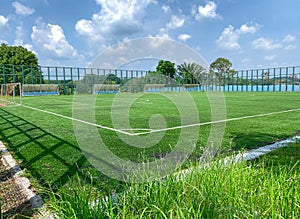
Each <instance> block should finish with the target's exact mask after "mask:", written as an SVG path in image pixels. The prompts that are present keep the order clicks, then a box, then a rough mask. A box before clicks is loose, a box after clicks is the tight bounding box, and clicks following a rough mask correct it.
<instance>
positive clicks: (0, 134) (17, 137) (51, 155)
mask: <svg viewBox="0 0 300 219" xmlns="http://www.w3.org/2000/svg"><path fill="white" fill-rule="evenodd" d="M122 95H124V97H130V99H135V101H134V102H133V103H132V105H131V106H130V111H129V121H130V125H131V127H132V128H136V129H142V128H143V129H149V128H150V126H149V119H150V117H151V116H152V115H157V114H160V115H162V116H163V117H164V119H165V123H166V125H167V127H169V128H171V127H176V126H180V125H182V124H181V120H180V119H181V116H182V115H180V113H179V111H178V109H177V108H176V104H174V103H173V102H172V101H171V100H170V99H168V98H166V97H165V96H163V95H161V94H158V93H149V94H144V95H137V94H122ZM169 95H171V96H172V95H173V96H174V97H176V98H178V96H180V95H181V94H180V93H170V94H169ZM191 96H192V98H193V101H194V103H195V104H196V107H197V113H198V114H199V117H200V123H205V122H209V121H211V113H210V112H211V109H210V106H209V101H208V98H207V96H206V94H205V93H204V92H200V93H191ZM224 96H225V101H226V111H227V112H226V118H227V119H231V118H240V117H245V116H251V115H258V114H263V113H271V112H280V111H284V110H290V109H299V108H300V93H224ZM82 97H83V99H85V98H89V97H88V96H86V97H85V96H82ZM114 97H115V95H99V96H97V100H96V102H95V105H94V106H92V108H93V111H94V112H95V123H97V124H98V125H103V126H106V127H111V128H114V126H113V125H112V123H113V120H112V118H111V117H112V114H111V111H112V104H113V100H114ZM179 99H180V97H179ZM72 102H73V96H45V97H26V98H23V104H24V106H22V107H1V108H0V123H1V128H0V139H1V140H2V141H3V142H5V144H6V145H7V146H8V148H9V150H10V151H12V152H13V154H14V156H15V157H16V158H17V159H18V160H19V161H20V165H21V167H22V168H24V169H25V170H26V172H27V173H28V175H29V176H31V177H32V179H35V180H36V181H37V182H39V183H41V184H47V185H50V186H51V185H53V186H54V185H64V184H66V183H68V182H69V181H70V180H71V179H72V178H73V177H74V176H76V175H79V177H81V178H82V179H87V178H89V176H88V175H89V174H92V175H93V176H94V179H95V181H97V183H98V184H99V185H103V186H106V184H107V183H108V182H109V185H110V186H112V187H114V188H115V187H116V185H119V182H118V181H116V180H115V181H114V180H111V179H109V177H106V176H104V175H102V174H100V173H98V171H97V170H95V169H94V168H93V167H92V166H91V164H90V163H89V162H88V160H87V159H86V157H85V156H84V155H83V154H82V152H81V150H80V148H79V146H78V143H77V141H76V137H75V135H74V130H73V124H72V121H71V120H70V119H68V118H62V117H60V116H58V115H53V114H49V113H46V112H41V111H37V110H33V109H31V108H27V107H26V106H30V107H34V108H36V109H40V110H46V111H47V112H53V113H56V114H59V115H63V116H67V117H72V107H73V104H72ZM84 104H85V103H84V102H83V103H82V108H81V109H80V110H81V111H80V112H82V114H83V117H82V118H85V117H84V112H85V109H86V108H90V107H91V106H87V105H84ZM126 104H127V102H126V100H125V101H124V102H119V104H117V106H116V107H115V108H114V113H115V115H117V119H118V117H119V118H120V119H121V118H122V116H126V115H124V114H122V113H123V112H124V108H125V106H126ZM79 105H80V104H79ZM77 107H81V106H77ZM188 107H189V106H187V108H186V110H187V113H186V115H185V116H186V117H187V120H186V121H188V122H190V123H191V124H193V123H194V121H193V120H192V119H190V120H189V118H188V115H189V110H190V109H189V108H188ZM87 112H88V111H87ZM299 121H300V110H298V111H293V112H287V113H281V114H274V115H268V116H264V117H256V118H247V119H241V120H235V121H228V122H226V129H225V133H224V136H223V139H222V140H223V141H222V147H221V148H220V149H219V150H218V154H219V155H220V156H223V155H227V154H229V153H232V152H233V151H239V150H244V149H252V148H257V147H259V146H262V145H265V144H267V143H271V142H274V141H277V140H279V139H285V138H288V137H291V136H293V135H295V134H296V133H297V132H299V130H300V123H299ZM185 125H188V124H185ZM210 129H211V125H209V124H208V125H202V126H201V127H200V131H199V137H198V140H197V142H196V149H195V150H194V152H193V153H192V155H191V156H190V160H191V161H196V160H197V159H198V158H199V157H200V156H201V154H202V148H203V147H206V144H207V141H208V137H209V133H210ZM98 132H99V134H100V135H101V138H102V139H103V141H104V143H105V144H106V145H107V147H108V148H109V149H110V150H111V151H112V152H113V153H114V154H115V155H116V156H118V157H121V158H122V159H125V160H133V161H135V162H141V161H145V160H154V159H156V158H157V157H160V156H164V155H165V154H166V153H168V152H170V151H171V150H172V148H173V147H174V146H175V145H176V142H177V141H178V138H179V135H180V132H181V129H175V130H169V131H166V132H165V135H164V136H163V137H162V139H161V141H159V142H158V143H157V144H156V145H153V147H150V148H146V149H145V148H136V147H131V146H130V145H128V144H126V142H123V141H122V140H121V139H119V137H118V135H117V134H116V132H115V131H111V130H105V129H101V128H98ZM128 132H130V133H135V132H141V131H140V130H133V131H128ZM146 135H147V134H145V136H146ZM132 138H134V137H132ZM141 146H143V145H141Z"/></svg>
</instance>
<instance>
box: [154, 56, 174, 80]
mask: <svg viewBox="0 0 300 219" xmlns="http://www.w3.org/2000/svg"><path fill="white" fill-rule="evenodd" d="M156 72H157V73H159V74H163V75H165V76H169V77H170V78H175V76H176V68H175V63H172V62H170V61H166V60H160V61H159V62H158V65H157V67H156Z"/></svg>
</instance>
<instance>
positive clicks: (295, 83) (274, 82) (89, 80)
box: [0, 65, 300, 95]
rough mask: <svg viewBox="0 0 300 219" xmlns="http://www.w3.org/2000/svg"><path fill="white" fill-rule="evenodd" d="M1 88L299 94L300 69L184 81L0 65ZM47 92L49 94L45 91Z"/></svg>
mask: <svg viewBox="0 0 300 219" xmlns="http://www.w3.org/2000/svg"><path fill="white" fill-rule="evenodd" d="M0 67H1V69H0V84H6V83H16V82H20V83H21V84H22V86H23V88H24V90H26V94H28V95H30V94H34V95H39V94H40V95H42V94H45V95H47V94H52V95H53V94H64V95H68V94H74V93H78V94H84V93H90V94H104V93H117V92H128V93H137V92H161V91H228V92H234V91H241V92H299V91H300V85H299V84H300V67H297V66H293V67H278V68H267V69H252V70H241V71H235V72H234V73H203V74H202V75H198V76H197V79H195V77H192V80H191V79H189V80H186V79H185V78H183V77H182V76H180V74H177V75H176V76H175V77H174V78H169V77H166V76H165V75H161V74H158V73H155V72H150V71H143V70H120V69H117V70H112V69H93V68H78V67H56V66H20V65H0ZM48 90H49V91H48Z"/></svg>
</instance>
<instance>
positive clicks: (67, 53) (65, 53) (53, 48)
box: [31, 24, 78, 59]
mask: <svg viewBox="0 0 300 219" xmlns="http://www.w3.org/2000/svg"><path fill="white" fill-rule="evenodd" d="M31 39H32V41H33V42H34V44H35V45H36V46H37V48H38V50H39V51H40V52H41V53H45V54H46V55H48V56H51V57H53V58H65V59H73V58H78V54H77V51H76V50H75V49H74V47H73V46H71V45H70V44H69V42H68V41H67V39H66V37H65V35H64V31H63V29H62V28H61V27H60V26H59V25H53V24H47V25H45V24H40V25H39V26H33V27H32V33H31Z"/></svg>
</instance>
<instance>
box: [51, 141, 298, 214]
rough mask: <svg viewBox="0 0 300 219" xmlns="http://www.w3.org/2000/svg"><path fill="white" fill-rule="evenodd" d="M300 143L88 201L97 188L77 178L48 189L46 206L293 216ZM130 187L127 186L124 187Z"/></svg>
mask: <svg viewBox="0 0 300 219" xmlns="http://www.w3.org/2000/svg"><path fill="white" fill-rule="evenodd" d="M299 156H300V143H295V144H291V145H290V146H288V147H285V148H281V149H279V150H277V151H274V152H271V153H270V154H267V155H265V156H263V157H261V158H259V159H256V160H254V161H251V162H243V163H239V164H233V165H229V166H226V167H225V166H224V165H211V166H210V167H209V168H207V169H205V171H204V170H203V169H202V168H198V169H196V170H195V171H193V172H192V173H191V174H189V175H188V176H187V177H186V178H184V179H182V180H178V179H176V177H170V178H168V179H166V180H164V181H156V182H150V183H145V184H135V185H129V184H128V185H127V188H126V187H125V190H127V191H128V192H127V193H124V195H120V196H119V198H118V204H116V205H115V204H114V203H115V200H114V199H113V198H111V199H109V201H108V202H105V203H100V204H98V205H95V206H93V207H92V206H91V205H90V204H89V203H92V202H93V201H94V200H95V198H98V199H100V200H101V198H100V197H101V195H100V193H99V191H95V189H94V188H93V187H92V186H83V185H80V184H78V183H76V185H72V186H70V187H68V188H67V187H65V188H63V189H62V190H61V191H60V192H59V193H54V192H50V193H48V194H49V196H50V202H49V206H50V208H51V209H52V210H54V211H56V212H57V213H58V215H59V216H60V217H61V218H299V217H300V184H299V179H300V162H299ZM129 187H130V189H129Z"/></svg>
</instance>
